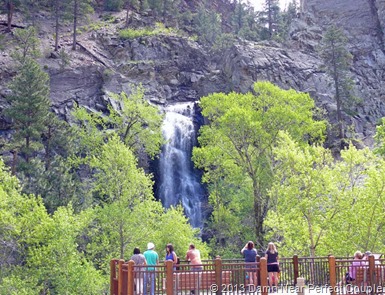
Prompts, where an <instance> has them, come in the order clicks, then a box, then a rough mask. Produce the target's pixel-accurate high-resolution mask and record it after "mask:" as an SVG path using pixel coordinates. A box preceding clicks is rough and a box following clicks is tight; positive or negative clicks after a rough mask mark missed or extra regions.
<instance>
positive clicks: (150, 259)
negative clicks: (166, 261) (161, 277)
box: [143, 242, 159, 295]
mask: <svg viewBox="0 0 385 295" xmlns="http://www.w3.org/2000/svg"><path fill="white" fill-rule="evenodd" d="M154 249H155V245H154V243H151V242H150V243H148V244H147V251H145V252H144V253H143V255H144V257H145V258H146V263H147V272H146V273H145V275H144V288H143V295H147V283H148V282H150V285H151V288H150V295H155V267H154V266H155V265H157V264H158V263H159V255H158V253H156V252H155V250H154Z"/></svg>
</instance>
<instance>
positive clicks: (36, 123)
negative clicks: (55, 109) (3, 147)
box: [5, 58, 51, 174]
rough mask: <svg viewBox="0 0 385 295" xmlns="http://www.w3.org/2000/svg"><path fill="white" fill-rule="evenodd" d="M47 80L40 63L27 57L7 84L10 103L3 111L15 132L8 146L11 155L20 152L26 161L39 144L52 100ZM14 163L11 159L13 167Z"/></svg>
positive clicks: (39, 146) (40, 144) (38, 147)
mask: <svg viewBox="0 0 385 295" xmlns="http://www.w3.org/2000/svg"><path fill="white" fill-rule="evenodd" d="M48 79H49V78H48V74H47V73H45V72H44V71H43V70H42V69H41V68H40V66H39V64H37V63H36V62H35V61H33V60H32V59H30V58H27V59H26V60H25V62H24V63H23V64H22V66H21V68H20V71H19V73H18V75H17V76H16V77H15V78H14V79H13V81H12V83H11V84H10V89H11V90H12V94H11V95H10V96H8V97H7V101H8V103H9V104H10V106H9V107H8V108H7V109H5V113H6V115H8V116H9V117H10V118H11V119H12V121H13V128H14V130H15V132H14V134H13V137H12V140H11V142H10V145H9V147H8V148H9V149H10V150H11V151H12V152H13V153H14V154H17V153H18V152H20V154H21V155H22V156H23V157H24V159H25V161H26V163H27V164H28V162H29V160H30V158H31V157H32V156H33V154H34V153H35V152H36V151H37V150H39V149H40V148H41V147H42V142H41V135H42V133H43V131H44V130H45V128H46V126H45V123H46V122H47V117H48V115H49V108H50V103H51V102H50V99H49V85H48ZM15 165H16V163H15V162H14V163H13V167H14V168H15ZM25 168H26V169H27V170H28V167H25ZM28 173H29V172H27V174H28Z"/></svg>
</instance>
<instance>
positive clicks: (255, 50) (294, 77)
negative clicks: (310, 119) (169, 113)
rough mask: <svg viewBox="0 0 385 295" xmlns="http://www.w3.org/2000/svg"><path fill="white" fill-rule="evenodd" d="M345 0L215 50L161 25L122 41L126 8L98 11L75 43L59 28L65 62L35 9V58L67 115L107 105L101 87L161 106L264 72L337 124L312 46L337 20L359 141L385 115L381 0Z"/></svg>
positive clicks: (9, 71)
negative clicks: (348, 59) (134, 88)
mask: <svg viewBox="0 0 385 295" xmlns="http://www.w3.org/2000/svg"><path fill="white" fill-rule="evenodd" d="M346 2H349V1H348V0H346V1H343V0H340V1H330V2H328V1H323V2H322V4H321V3H319V1H312V0H309V1H307V2H305V3H306V5H305V9H306V11H305V13H303V14H302V15H301V16H300V17H299V18H297V19H296V20H294V21H293V23H292V26H291V29H290V31H289V33H290V37H289V39H288V40H287V41H286V42H285V43H284V44H280V43H277V42H266V41H264V42H260V43H255V42H250V41H242V40H239V41H238V42H237V43H236V44H234V45H233V46H231V47H228V48H227V49H225V50H223V51H221V52H219V53H218V52H217V53H214V54H213V53H212V51H210V50H208V49H209V48H207V47H204V46H202V45H200V44H198V43H197V42H196V41H193V39H191V38H189V37H188V35H187V34H186V33H183V35H181V34H180V33H177V32H175V33H167V34H163V33H160V34H158V35H154V36H148V37H146V36H143V37H138V38H135V39H128V40H123V39H121V38H119V37H118V31H119V30H120V29H123V28H124V26H125V17H126V16H125V12H124V11H123V12H120V13H113V14H111V13H108V15H106V14H94V15H93V16H92V17H91V21H90V22H89V23H88V24H87V23H85V24H84V25H83V27H82V29H81V34H80V35H79V36H78V44H77V51H73V50H71V44H72V43H71V42H72V37H71V25H70V24H68V25H67V26H66V27H65V28H64V29H62V31H63V32H65V33H63V35H62V36H61V38H60V49H61V50H65V52H66V53H67V54H68V55H69V60H70V63H69V64H68V65H66V66H65V67H64V68H61V67H60V65H59V64H60V62H61V59H60V58H59V56H58V54H57V53H54V52H53V45H54V40H53V37H52V33H53V32H52V30H53V29H52V28H53V26H54V24H53V20H50V19H52V17H51V16H50V14H49V13H48V12H41V13H40V14H39V15H38V16H37V18H36V19H37V22H38V27H39V28H40V29H39V39H40V41H41V52H42V54H43V56H42V58H40V59H39V62H40V64H41V65H42V66H43V67H44V68H45V69H46V71H47V72H48V73H49V75H50V81H51V82H50V86H51V99H52V102H53V108H54V110H55V112H56V113H57V114H59V115H60V116H61V117H62V118H66V119H68V112H69V110H70V109H71V106H72V103H73V102H77V103H79V104H80V105H86V106H88V107H90V108H91V109H95V110H105V105H106V102H107V101H108V97H107V96H106V95H105V94H106V93H107V92H114V93H117V92H121V91H126V92H130V87H131V86H130V85H131V84H138V83H141V84H142V85H143V86H144V87H145V89H146V94H145V95H146V97H147V98H148V100H150V101H151V102H153V103H155V104H167V103H172V102H176V101H196V100H199V98H200V97H201V96H204V95H207V94H208V93H212V92H229V91H232V90H235V91H242V92H245V91H248V90H249V89H250V86H251V85H252V83H253V82H255V81H257V80H268V81H271V82H273V83H276V84H277V85H279V86H281V87H283V88H286V89H287V88H294V89H296V90H299V91H304V92H308V93H310V95H311V96H312V97H313V98H314V99H315V100H316V101H317V104H318V105H319V106H321V107H322V108H324V109H325V110H326V112H327V114H328V117H329V120H330V121H331V122H333V121H334V120H335V119H334V117H335V116H334V115H333V113H334V111H335V105H334V100H333V93H332V92H331V91H330V87H329V85H330V77H328V76H327V75H326V74H325V72H324V71H323V70H322V68H321V66H322V60H321V59H320V57H319V55H318V53H317V46H318V43H319V41H320V40H321V38H322V33H323V32H324V30H325V29H326V27H327V25H329V24H330V23H336V24H338V25H340V26H342V27H343V28H344V30H345V32H346V33H347V35H348V37H349V40H350V41H349V48H350V51H351V53H352V54H353V56H354V66H353V68H352V69H351V73H352V77H353V79H354V83H355V89H356V93H357V95H358V96H359V97H360V98H361V99H362V102H361V104H360V105H358V106H357V107H356V110H354V111H353V112H352V113H351V114H346V113H345V115H344V120H345V121H346V123H347V125H352V126H353V130H355V132H356V136H357V137H358V139H359V140H362V141H363V143H364V144H366V145H372V143H373V142H372V136H373V132H374V126H375V124H376V123H377V121H378V119H379V118H381V117H382V116H384V114H385V107H384V104H383V97H384V90H383V89H384V87H383V86H382V85H383V83H384V78H383V75H384V73H383V68H384V63H385V57H384V36H383V31H382V29H381V28H382V27H383V23H382V22H383V19H384V18H383V14H384V8H383V7H384V5H383V4H384V3H383V2H382V1H381V0H377V1H374V4H373V5H372V6H370V5H369V4H368V2H367V1H365V0H356V1H355V3H354V4H351V5H350V2H349V5H345V4H346ZM186 3H189V5H187V4H185V5H184V6H183V9H191V8H192V9H196V5H195V3H191V2H186ZM226 3H227V2H226ZM212 5H213V7H214V8H215V7H216V8H217V9H220V11H221V12H222V13H223V14H224V15H225V14H226V9H225V8H224V7H227V6H224V4H223V3H222V2H221V1H218V2H212ZM377 7H378V8H377ZM229 8H230V9H231V6H229ZM107 16H108V17H107ZM4 17H5V16H4V15H3V20H4ZM106 19H108V21H106ZM357 19H359V20H360V21H359V22H357V21H356V20H357ZM130 20H131V23H130V27H133V28H135V27H136V28H139V27H143V26H150V25H151V24H154V23H155V19H154V18H152V17H151V16H143V15H139V14H137V13H135V12H134V11H131V15H130ZM14 23H15V25H18V26H21V27H23V26H26V24H27V23H26V22H25V21H23V20H22V17H21V15H20V14H17V15H16V16H15V18H14ZM3 32H4V27H3ZM7 38H8V39H10V38H11V36H10V35H7ZM11 52H12V46H7V47H6V48H5V50H4V51H3V53H2V55H1V58H0V64H1V67H0V68H1V70H0V72H1V73H0V76H1V78H2V79H1V86H0V87H1V88H0V90H1V91H0V95H1V96H0V98H1V97H3V98H4V96H6V95H7V86H6V85H7V83H8V82H9V81H10V79H11V78H12V76H13V75H14V74H15V73H14V71H13V66H12V62H11V59H10V53H11ZM4 106H5V105H4V102H2V103H0V108H4ZM9 123H10V122H7V120H6V119H5V118H1V124H0V126H3V127H2V129H3V131H4V130H7V128H9V127H10V124H9Z"/></svg>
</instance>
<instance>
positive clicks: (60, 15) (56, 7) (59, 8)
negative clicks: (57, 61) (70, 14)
mask: <svg viewBox="0 0 385 295" xmlns="http://www.w3.org/2000/svg"><path fill="white" fill-rule="evenodd" d="M68 5H69V2H68V1H63V0H50V1H49V6H50V7H51V9H52V11H53V15H54V17H55V51H58V50H59V33H60V26H61V23H62V21H63V19H64V18H65V17H66V14H65V12H66V11H67V10H68Z"/></svg>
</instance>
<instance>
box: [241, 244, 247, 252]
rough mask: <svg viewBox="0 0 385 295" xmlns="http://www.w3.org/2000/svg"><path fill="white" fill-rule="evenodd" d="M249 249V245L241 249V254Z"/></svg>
mask: <svg viewBox="0 0 385 295" xmlns="http://www.w3.org/2000/svg"><path fill="white" fill-rule="evenodd" d="M246 249H247V243H246V245H245V246H244V247H243V248H242V249H241V254H243V252H244V251H245V250H246Z"/></svg>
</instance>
